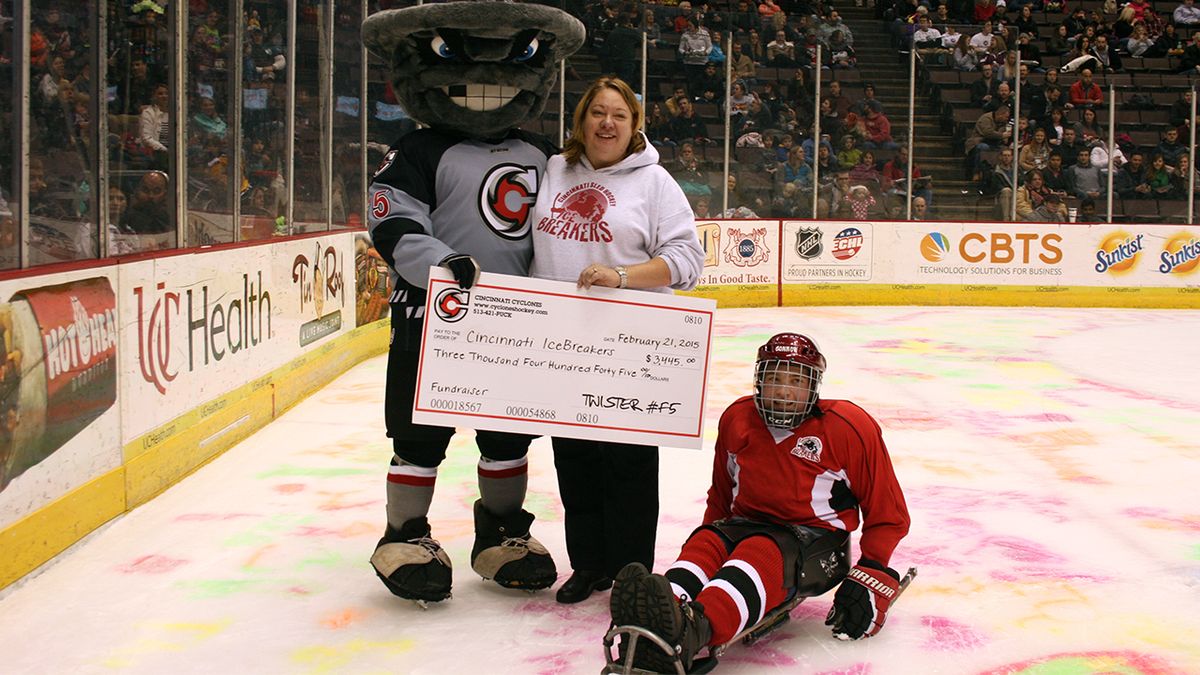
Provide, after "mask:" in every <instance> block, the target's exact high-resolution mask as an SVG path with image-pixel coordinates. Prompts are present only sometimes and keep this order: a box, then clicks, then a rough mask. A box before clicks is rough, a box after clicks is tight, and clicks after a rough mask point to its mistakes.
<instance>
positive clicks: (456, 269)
mask: <svg viewBox="0 0 1200 675" xmlns="http://www.w3.org/2000/svg"><path fill="white" fill-rule="evenodd" d="M438 264H439V265H441V266H442V267H445V268H446V269H448V270H450V273H451V274H453V275H454V280H455V281H457V282H458V285H459V286H461V287H462V288H463V290H467V289H469V288H471V287H472V286H474V285H475V284H476V283H477V282H478V281H479V272H480V269H479V263H477V262H475V259H474V258H472V257H471V256H469V255H465V254H462V253H455V254H454V255H449V256H446V257H445V258H444V259H443V260H442V262H440V263H438Z"/></svg>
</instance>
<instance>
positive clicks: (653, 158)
mask: <svg viewBox="0 0 1200 675" xmlns="http://www.w3.org/2000/svg"><path fill="white" fill-rule="evenodd" d="M532 222H533V264H532V266H531V267H530V269H529V274H530V276H534V277H539V278H542V279H555V280H558V281H577V280H578V279H579V273H580V272H582V271H583V268H585V267H587V266H588V265H590V264H592V263H599V264H601V265H607V266H609V267H615V266H616V265H636V264H638V263H644V262H646V261H648V260H650V259H651V258H654V257H661V258H662V259H663V260H664V261H666V263H667V267H669V268H670V270H671V284H670V287H665V286H664V287H660V288H651V289H644V290H652V291H658V292H660V293H670V292H671V289H672V288H676V289H680V290H690V289H692V288H694V287H695V286H696V282H697V281H698V280H699V278H700V272H701V271H702V270H703V267H704V250H703V248H701V246H700V238H699V236H698V235H697V233H696V220H695V217H694V216H693V215H692V208H691V205H690V204H689V203H688V200H687V197H686V196H685V195H684V194H683V190H682V189H680V187H679V184H678V183H676V182H675V179H674V178H672V177H671V174H669V173H667V170H666V169H664V168H663V167H661V166H659V165H658V151H657V150H655V149H654V146H652V145H650V143H648V142H647V143H646V147H645V149H644V150H642V151H641V152H638V153H635V154H632V155H630V156H628V157H626V158H625V159H623V160H621V161H620V162H617V163H616V164H614V165H612V166H609V167H605V168H603V169H599V170H596V169H593V168H592V165H591V163H590V162H588V160H587V156H586V155H584V156H581V157H580V159H579V162H577V163H576V164H575V165H574V166H569V165H568V164H567V161H566V160H565V159H564V158H563V156H562V155H555V156H553V157H551V158H550V161H549V162H548V163H547V165H546V175H545V180H544V181H543V182H542V185H540V186H538V196H537V204H536V205H535V206H534V210H533V219H532Z"/></svg>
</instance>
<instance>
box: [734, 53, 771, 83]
mask: <svg viewBox="0 0 1200 675" xmlns="http://www.w3.org/2000/svg"><path fill="white" fill-rule="evenodd" d="M729 67H730V71H731V73H732V76H733V78H734V79H735V80H741V81H742V82H744V83H745V84H746V87H747V88H749V89H753V88H754V87H755V86H756V85H757V84H758V79H757V78H758V67H757V66H755V65H754V59H752V58H750V56H749V55H747V54H746V51H745V48H744V47H742V43H740V42H737V41H735V42H734V43H733V47H732V51H731V52H730V53H729ZM772 86H774V85H772Z"/></svg>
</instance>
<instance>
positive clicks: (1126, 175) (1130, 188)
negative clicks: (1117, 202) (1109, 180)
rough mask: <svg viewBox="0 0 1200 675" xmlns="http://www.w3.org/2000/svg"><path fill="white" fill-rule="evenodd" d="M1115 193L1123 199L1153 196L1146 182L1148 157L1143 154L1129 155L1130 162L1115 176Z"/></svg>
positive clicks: (1134, 153)
mask: <svg viewBox="0 0 1200 675" xmlns="http://www.w3.org/2000/svg"><path fill="white" fill-rule="evenodd" d="M1113 191H1115V192H1116V193H1117V196H1119V197H1120V198H1121V199H1147V198H1149V197H1150V196H1151V192H1150V184H1149V183H1147V182H1146V157H1145V155H1143V154H1142V153H1141V152H1137V151H1135V152H1133V153H1132V154H1130V155H1129V161H1128V162H1125V165H1124V166H1122V167H1121V169H1120V170H1119V171H1117V173H1116V174H1115V175H1114V176H1113Z"/></svg>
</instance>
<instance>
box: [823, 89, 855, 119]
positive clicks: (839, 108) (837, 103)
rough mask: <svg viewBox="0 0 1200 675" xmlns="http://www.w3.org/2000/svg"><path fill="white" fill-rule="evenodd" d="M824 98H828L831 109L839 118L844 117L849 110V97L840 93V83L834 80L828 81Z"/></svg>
mask: <svg viewBox="0 0 1200 675" xmlns="http://www.w3.org/2000/svg"><path fill="white" fill-rule="evenodd" d="M824 98H827V99H829V101H830V102H831V103H832V105H833V110H834V112H835V113H837V116H838V117H839V118H844V117H845V116H846V113H848V112H850V107H851V102H850V97H849V96H846V95H845V94H844V93H842V83H841V82H838V81H837V80H834V81H832V82H830V83H829V91H828V93H826V94H825V96H824Z"/></svg>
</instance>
